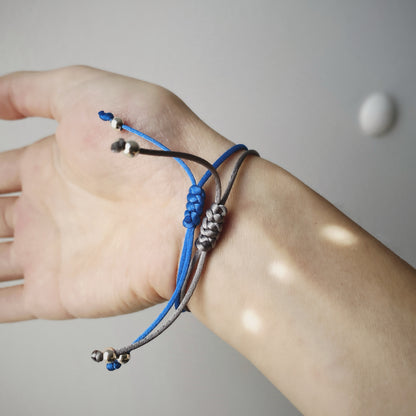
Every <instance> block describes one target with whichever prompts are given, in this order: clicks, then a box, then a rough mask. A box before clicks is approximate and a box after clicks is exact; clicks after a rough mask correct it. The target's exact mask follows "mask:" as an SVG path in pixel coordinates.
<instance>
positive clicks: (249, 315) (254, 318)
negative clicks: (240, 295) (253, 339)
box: [242, 309, 262, 334]
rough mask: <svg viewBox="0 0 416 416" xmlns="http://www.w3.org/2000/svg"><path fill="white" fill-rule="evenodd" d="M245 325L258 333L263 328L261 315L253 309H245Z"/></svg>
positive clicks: (254, 332) (243, 319) (243, 318)
mask: <svg viewBox="0 0 416 416" xmlns="http://www.w3.org/2000/svg"><path fill="white" fill-rule="evenodd" d="M242 321H243V326H244V328H245V329H247V331H249V332H252V333H253V334H257V333H259V332H260V331H261V329H262V323H261V319H260V317H259V315H258V314H257V313H256V312H255V311H253V310H252V309H245V310H244V311H243V315H242Z"/></svg>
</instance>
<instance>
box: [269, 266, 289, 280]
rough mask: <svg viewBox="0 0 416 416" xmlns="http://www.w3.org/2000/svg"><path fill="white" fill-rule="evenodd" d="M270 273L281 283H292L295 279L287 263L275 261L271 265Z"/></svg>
mask: <svg viewBox="0 0 416 416" xmlns="http://www.w3.org/2000/svg"><path fill="white" fill-rule="evenodd" d="M269 273H270V274H271V275H272V276H273V277H275V278H276V279H278V280H280V281H281V282H286V283H288V282H290V281H291V280H292V279H293V272H292V270H291V267H289V265H288V263H287V262H284V261H281V260H275V261H273V262H271V263H270V266H269Z"/></svg>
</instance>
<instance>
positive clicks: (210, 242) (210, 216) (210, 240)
mask: <svg viewBox="0 0 416 416" xmlns="http://www.w3.org/2000/svg"><path fill="white" fill-rule="evenodd" d="M226 215H227V208H225V206H224V205H220V204H215V203H214V204H212V205H211V207H210V208H209V209H208V210H207V212H206V213H205V218H204V219H203V220H202V225H201V229H200V231H199V236H198V238H197V239H196V242H195V246H196V248H197V249H198V250H200V251H209V250H211V249H213V248H214V247H215V244H216V243H217V240H218V236H219V235H220V232H221V230H222V225H223V222H224V217H225V216H226Z"/></svg>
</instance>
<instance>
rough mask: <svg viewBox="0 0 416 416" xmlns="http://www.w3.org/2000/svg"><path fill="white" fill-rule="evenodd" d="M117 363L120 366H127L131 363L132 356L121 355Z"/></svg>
mask: <svg viewBox="0 0 416 416" xmlns="http://www.w3.org/2000/svg"><path fill="white" fill-rule="evenodd" d="M117 361H118V362H119V363H120V364H126V363H128V362H129V361H130V354H129V353H127V352H126V353H124V354H120V355H119V356H118V358H117Z"/></svg>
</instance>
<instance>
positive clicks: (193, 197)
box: [182, 185, 205, 228]
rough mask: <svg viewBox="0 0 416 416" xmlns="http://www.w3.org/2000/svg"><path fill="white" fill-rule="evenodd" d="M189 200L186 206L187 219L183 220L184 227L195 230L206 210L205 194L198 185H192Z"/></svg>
mask: <svg viewBox="0 0 416 416" xmlns="http://www.w3.org/2000/svg"><path fill="white" fill-rule="evenodd" d="M186 199H187V200H188V202H187V204H186V211H185V217H184V219H183V222H182V224H183V226H184V227H185V228H195V227H196V226H197V225H198V224H199V222H200V221H201V214H202V210H203V208H204V202H205V192H204V190H203V189H202V188H201V187H200V186H198V185H192V186H191V187H190V188H189V192H188V196H187V197H186Z"/></svg>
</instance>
